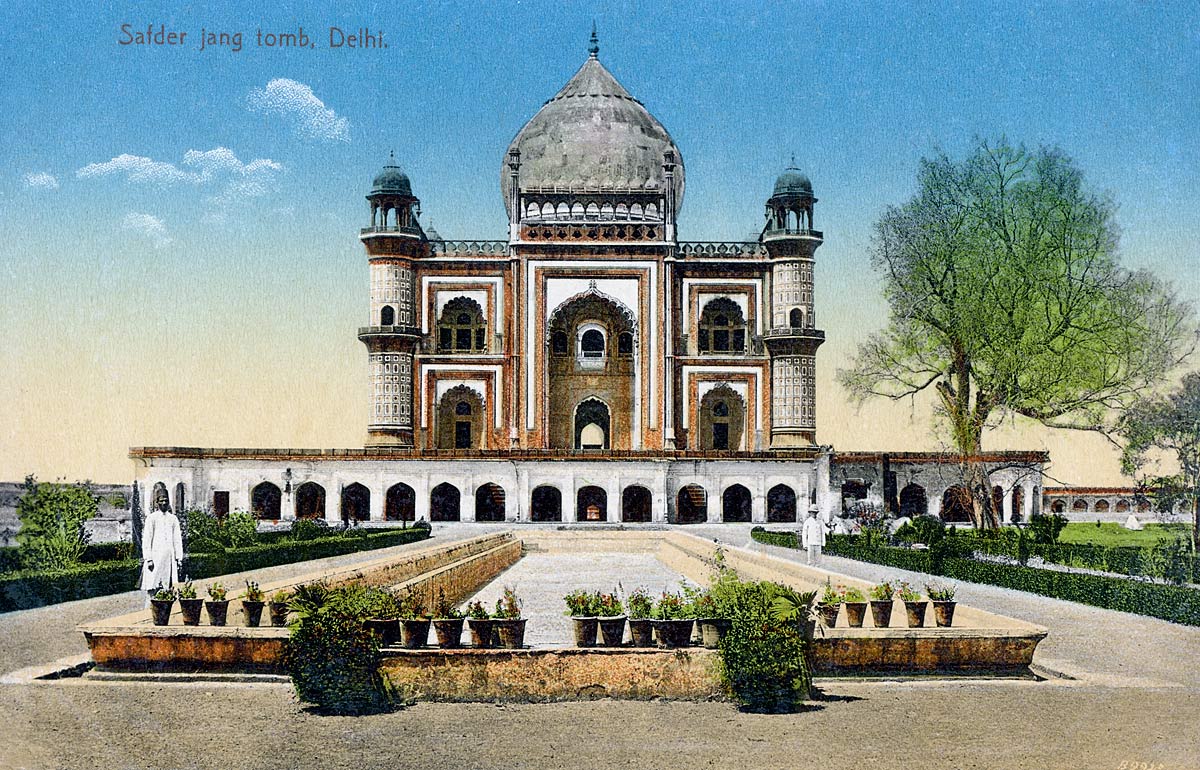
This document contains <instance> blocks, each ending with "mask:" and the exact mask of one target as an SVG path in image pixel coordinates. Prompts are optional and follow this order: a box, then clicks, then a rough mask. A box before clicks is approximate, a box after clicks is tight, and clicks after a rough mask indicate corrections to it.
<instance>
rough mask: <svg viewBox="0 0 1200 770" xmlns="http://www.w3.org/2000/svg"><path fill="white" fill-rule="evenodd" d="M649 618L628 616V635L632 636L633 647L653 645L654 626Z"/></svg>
mask: <svg viewBox="0 0 1200 770" xmlns="http://www.w3.org/2000/svg"><path fill="white" fill-rule="evenodd" d="M652 623H653V621H652V620H650V618H630V619H629V635H630V636H631V637H633V646H634V647H653V646H654V626H653V625H652Z"/></svg>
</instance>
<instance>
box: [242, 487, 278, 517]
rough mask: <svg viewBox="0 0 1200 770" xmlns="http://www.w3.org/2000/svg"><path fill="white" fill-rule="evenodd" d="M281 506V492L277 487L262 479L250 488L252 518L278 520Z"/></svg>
mask: <svg viewBox="0 0 1200 770" xmlns="http://www.w3.org/2000/svg"><path fill="white" fill-rule="evenodd" d="M282 507H283V493H282V492H281V491H280V490H279V487H277V486H275V485H274V484H272V483H271V482H269V481H264V482H262V483H261V484H259V485H258V486H256V487H254V489H252V490H250V512H251V513H253V514H254V518H256V519H263V520H265V521H279V518H280V514H281V510H282Z"/></svg>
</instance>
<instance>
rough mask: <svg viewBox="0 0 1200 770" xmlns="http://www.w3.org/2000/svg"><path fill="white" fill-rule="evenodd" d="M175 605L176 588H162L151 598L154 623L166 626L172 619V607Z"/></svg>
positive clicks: (151, 614)
mask: <svg viewBox="0 0 1200 770" xmlns="http://www.w3.org/2000/svg"><path fill="white" fill-rule="evenodd" d="M174 605H175V589H173V588H160V589H158V591H156V592H155V594H154V598H152V599H151V600H150V617H151V618H152V619H153V620H154V625H156V626H165V625H166V624H167V623H169V622H170V621H171V607H173V606H174Z"/></svg>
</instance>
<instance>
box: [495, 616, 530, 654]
mask: <svg viewBox="0 0 1200 770" xmlns="http://www.w3.org/2000/svg"><path fill="white" fill-rule="evenodd" d="M526 620H527V618H495V619H493V620H492V624H493V626H494V627H495V629H496V633H497V634H498V635H499V636H500V646H501V647H503V648H505V649H507V650H519V649H520V648H522V647H524V646H525V621H526Z"/></svg>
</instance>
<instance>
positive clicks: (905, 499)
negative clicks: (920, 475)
mask: <svg viewBox="0 0 1200 770" xmlns="http://www.w3.org/2000/svg"><path fill="white" fill-rule="evenodd" d="M928 512H929V500H928V498H927V497H926V496H925V487H923V486H921V485H920V484H916V483H909V484H907V485H905V487H904V489H901V490H900V515H901V516H907V517H909V518H910V519H914V518H916V517H917V516H924V515H925V514H926V513H928Z"/></svg>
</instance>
